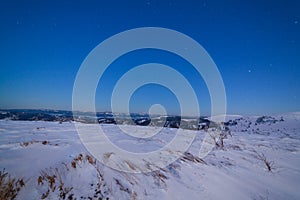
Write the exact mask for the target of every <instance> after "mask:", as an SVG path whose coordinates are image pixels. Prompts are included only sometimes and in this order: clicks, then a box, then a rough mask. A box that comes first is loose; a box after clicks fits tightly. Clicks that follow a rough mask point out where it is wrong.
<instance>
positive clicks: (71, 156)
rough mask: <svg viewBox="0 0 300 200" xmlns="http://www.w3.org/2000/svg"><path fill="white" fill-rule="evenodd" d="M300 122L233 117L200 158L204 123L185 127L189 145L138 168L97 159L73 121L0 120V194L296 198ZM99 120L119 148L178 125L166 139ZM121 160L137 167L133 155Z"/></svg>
mask: <svg viewBox="0 0 300 200" xmlns="http://www.w3.org/2000/svg"><path fill="white" fill-rule="evenodd" d="M230 120H231V121H230ZM299 122H300V113H288V114H284V115H278V116H267V117H266V116H255V117H235V118H231V119H229V120H228V121H227V123H228V124H227V125H228V126H229V128H230V129H231V134H232V137H228V139H226V140H224V146H223V147H218V146H215V147H214V149H213V151H212V152H210V153H209V154H208V155H207V156H206V157H205V158H203V159H200V158H199V157H198V156H197V155H198V152H199V146H200V145H201V143H202V141H203V139H204V130H198V131H193V130H184V131H185V133H186V134H190V133H197V134H196V138H195V140H194V142H193V143H192V145H191V146H190V148H189V149H188V151H187V152H183V154H182V156H181V157H180V158H179V159H178V160H176V161H175V162H173V163H172V164H170V165H168V166H166V167H164V168H161V169H158V170H156V171H154V172H150V173H144V174H135V173H124V172H119V171H116V170H113V169H111V168H108V167H106V166H105V165H103V164H102V163H100V162H98V161H97V160H95V158H93V157H92V156H91V155H90V154H89V152H87V150H86V149H85V147H84V146H83V145H82V143H81V141H80V139H79V137H78V134H77V132H76V129H75V127H74V122H71V123H70V122H63V123H59V122H57V121H54V122H46V121H14V120H7V119H4V120H0V171H1V173H0V180H1V181H0V199H10V198H9V197H12V196H13V197H15V198H16V199H212V200H214V199H222V200H224V199H300V192H299V188H300V181H299V180H300V169H299V166H300V123H299ZM86 126H92V124H91V125H89V124H86ZM99 126H101V127H102V128H103V129H105V130H106V131H107V133H108V134H110V139H111V141H112V142H113V143H115V144H116V145H118V146H119V147H120V148H127V149H128V150H134V149H135V148H143V149H144V150H145V151H152V150H153V149H156V148H160V147H161V146H163V145H165V143H167V142H169V141H170V140H171V139H172V138H173V136H174V134H176V130H177V129H172V128H163V129H162V133H161V134H163V137H162V138H163V140H162V138H161V137H158V136H157V137H153V138H147V139H144V140H131V139H130V137H128V136H126V135H122V134H121V133H120V132H119V131H120V130H119V129H117V128H116V127H117V126H115V125H113V124H100V125H99ZM122 126H126V128H127V129H128V130H131V129H132V130H136V129H135V128H134V126H131V125H122ZM139 128H140V130H141V131H145V132H147V131H149V130H148V129H151V128H153V127H149V126H143V127H139ZM100 148H101V147H100ZM113 156H114V154H113V152H108V153H107V159H111V158H112V157H113ZM122 162H123V163H124V165H127V166H128V168H129V169H130V168H132V170H134V168H135V166H134V165H132V164H131V162H130V160H126V159H125V158H124V160H122ZM149 167H151V166H149ZM3 169H5V170H4V171H3ZM9 176H10V177H9ZM13 178H15V179H13ZM12 180H14V181H12ZM9 183H10V184H9ZM5 195H6V196H5Z"/></svg>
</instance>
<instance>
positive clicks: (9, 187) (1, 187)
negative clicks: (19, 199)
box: [0, 169, 25, 200]
mask: <svg viewBox="0 0 300 200" xmlns="http://www.w3.org/2000/svg"><path fill="white" fill-rule="evenodd" d="M24 186H25V183H24V180H23V179H15V178H12V177H11V176H10V175H9V174H8V173H7V172H5V170H4V169H3V170H2V171H0V200H11V199H15V198H16V196H17V195H18V193H19V191H20V190H21V188H22V187H24Z"/></svg>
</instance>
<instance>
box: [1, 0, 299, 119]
mask: <svg viewBox="0 0 300 200" xmlns="http://www.w3.org/2000/svg"><path fill="white" fill-rule="evenodd" d="M0 26H1V32H0V56H1V59H0V108H1V109H8V108H33V109H40V108H42V109H63V110H71V109H72V90H73V83H74V80H75V77H76V74H77V71H78V69H79V68H80V65H81V63H82V62H83V60H84V59H85V57H86V56H87V55H88V54H89V52H90V51H91V50H92V49H93V48H94V47H96V46H97V45H98V44H99V43H100V42H102V41H104V40H105V39H107V38H109V37H110V36H112V35H114V34H117V33H119V32H122V31H125V30H128V29H133V28H138V27H149V26H151V27H164V28H169V29H173V30H176V31H179V32H182V33H184V34H186V35H188V36H190V37H192V38H193V39H195V40H196V41H197V42H198V43H200V44H201V45H202V46H203V47H204V48H205V49H206V51H207V52H208V53H209V54H210V56H211V58H212V59H213V60H214V62H215V63H216V65H217V67H218V69H219V71H220V73H221V75H222V78H223V81H224V85H225V89H226V95H227V109H228V113H231V114H244V115H250V114H273V113H284V112H293V111H300V56H299V55H300V1H297V0H295V1H283V0H280V1H187V0H185V1H177V0H175V1H167V0H166V1H151V0H148V1H62V2H61V1H1V6H0ZM147 62H158V63H164V64H168V65H169V66H172V67H174V68H175V69H176V68H178V66H186V68H185V69H186V70H185V71H182V72H181V73H182V74H184V75H185V76H186V77H188V79H189V80H190V81H191V83H192V84H193V87H194V89H195V91H196V93H197V96H198V99H199V104H200V107H201V110H202V112H203V113H204V114H209V111H210V97H209V93H208V91H207V88H206V86H205V83H204V82H203V80H202V79H201V77H200V76H197V75H195V73H194V71H193V69H192V67H191V66H189V64H188V63H186V62H185V61H184V60H182V59H181V58H178V57H176V56H174V55H172V54H170V53H168V52H162V51H158V50H141V51H137V52H131V53H129V54H128V55H125V56H122V57H120V58H119V59H118V60H116V61H115V62H114V63H113V64H112V65H111V66H110V68H109V69H108V70H107V72H106V74H105V76H104V77H103V80H101V81H104V82H105V84H104V85H101V84H100V85H99V86H98V89H97V94H96V107H97V109H98V110H99V111H106V110H110V101H109V99H110V95H111V91H112V89H113V85H114V83H115V82H116V81H117V80H118V79H119V78H120V77H121V76H122V74H123V73H125V72H126V71H128V70H129V69H131V68H132V67H134V66H136V65H138V64H143V63H147ZM155 103H160V104H162V105H165V106H166V108H167V110H168V112H169V113H171V114H176V112H177V111H178V102H177V100H176V98H175V96H174V94H172V93H171V92H170V91H169V90H168V89H167V88H163V87H161V86H159V85H146V86H144V87H142V88H140V89H138V90H137V91H136V93H135V94H134V95H133V96H132V101H131V103H130V109H131V111H132V112H147V111H148V109H149V107H150V106H151V105H153V104H155Z"/></svg>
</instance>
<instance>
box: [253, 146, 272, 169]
mask: <svg viewBox="0 0 300 200" xmlns="http://www.w3.org/2000/svg"><path fill="white" fill-rule="evenodd" d="M254 153H255V154H256V158H257V159H259V160H261V161H263V162H264V164H265V166H266V168H267V170H268V171H269V172H272V171H273V169H274V162H273V161H270V160H268V159H267V158H266V156H265V154H263V153H258V152H257V151H255V150H254Z"/></svg>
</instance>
